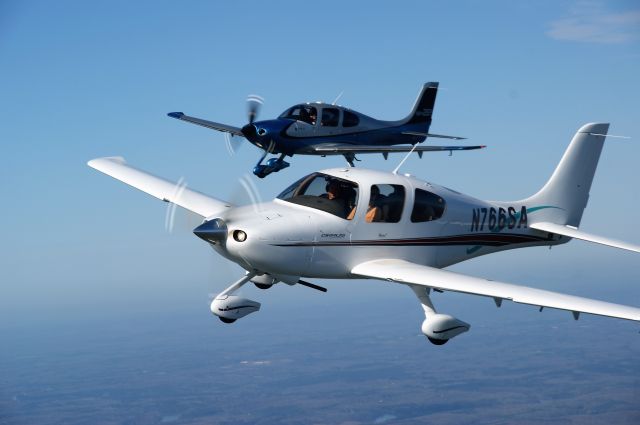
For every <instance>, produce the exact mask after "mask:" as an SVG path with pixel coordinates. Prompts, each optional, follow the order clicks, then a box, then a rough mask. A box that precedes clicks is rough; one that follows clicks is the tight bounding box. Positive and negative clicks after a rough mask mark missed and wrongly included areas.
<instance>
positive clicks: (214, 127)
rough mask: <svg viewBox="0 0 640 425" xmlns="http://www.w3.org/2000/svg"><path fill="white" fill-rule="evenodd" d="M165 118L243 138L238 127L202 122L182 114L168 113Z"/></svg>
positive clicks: (199, 119)
mask: <svg viewBox="0 0 640 425" xmlns="http://www.w3.org/2000/svg"><path fill="white" fill-rule="evenodd" d="M167 116H170V117H171V118H175V119H177V120H182V121H186V122H190V123H192V124H196V125H201V126H202V127H207V128H210V129H212V130H217V131H222V132H224V133H230V134H233V135H234V136H243V134H242V131H241V130H240V129H239V128H238V127H234V126H232V125H227V124H220V123H217V122H213V121H207V120H203V119H201V118H195V117H190V116H189V115H185V114H183V113H182V112H169V113H168V114H167Z"/></svg>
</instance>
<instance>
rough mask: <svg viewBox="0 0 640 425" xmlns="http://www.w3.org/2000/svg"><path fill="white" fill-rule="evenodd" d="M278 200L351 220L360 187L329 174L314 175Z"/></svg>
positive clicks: (279, 196)
mask: <svg viewBox="0 0 640 425" xmlns="http://www.w3.org/2000/svg"><path fill="white" fill-rule="evenodd" d="M278 199H282V200H283V201H287V202H292V203H294V204H298V205H303V206H305V207H310V208H315V209H317V210H320V211H324V212H328V213H329V214H333V215H336V216H338V217H340V218H344V219H345V220H351V219H353V216H354V214H355V211H356V204H357V203H358V185H357V184H356V183H353V182H350V181H348V180H343V179H340V178H337V177H333V176H329V175H327V174H322V173H313V174H310V175H308V176H306V177H303V178H301V179H300V180H298V181H297V182H295V183H294V184H292V185H291V186H289V187H288V188H286V189H285V190H284V192H282V193H281V194H280V195H278Z"/></svg>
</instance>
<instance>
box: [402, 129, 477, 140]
mask: <svg viewBox="0 0 640 425" xmlns="http://www.w3.org/2000/svg"><path fill="white" fill-rule="evenodd" d="M402 134H407V135H409V136H422V137H427V138H429V137H436V138H438V139H451V140H465V139H466V137H458V136H445V135H444V134H434V133H422V132H420V131H403V132H402Z"/></svg>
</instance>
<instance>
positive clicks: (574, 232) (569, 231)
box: [529, 222, 640, 252]
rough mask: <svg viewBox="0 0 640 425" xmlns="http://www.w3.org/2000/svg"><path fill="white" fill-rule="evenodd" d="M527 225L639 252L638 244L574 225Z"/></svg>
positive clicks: (545, 223) (544, 223)
mask: <svg viewBox="0 0 640 425" xmlns="http://www.w3.org/2000/svg"><path fill="white" fill-rule="evenodd" d="M529 227H531V228H532V229H538V230H542V231H544V232H551V233H556V234H558V235H563V236H568V237H570V238H575V239H581V240H583V241H588V242H594V243H599V244H601V245H606V246H612V247H614V248H620V249H626V250H627V251H633V252H640V246H638V245H633V244H630V243H627V242H623V241H619V240H616V239H609V238H605V237H602V236H597V235H592V234H591V233H587V232H583V231H581V230H578V229H576V228H575V227H570V226H564V225H562V224H555V223H547V222H542V223H533V224H531V225H530V226H529Z"/></svg>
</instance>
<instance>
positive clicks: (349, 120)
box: [342, 111, 360, 127]
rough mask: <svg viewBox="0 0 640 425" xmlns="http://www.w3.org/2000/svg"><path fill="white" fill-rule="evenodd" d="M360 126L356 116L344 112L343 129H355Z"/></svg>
mask: <svg viewBox="0 0 640 425" xmlns="http://www.w3.org/2000/svg"><path fill="white" fill-rule="evenodd" d="M358 124H360V119H359V118H358V116H357V115H356V114H354V113H353V112H349V111H344V117H343V118H342V126H343V127H355V126H356V125H358Z"/></svg>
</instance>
